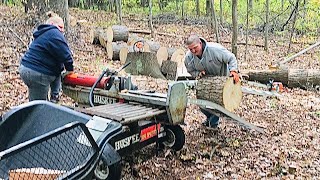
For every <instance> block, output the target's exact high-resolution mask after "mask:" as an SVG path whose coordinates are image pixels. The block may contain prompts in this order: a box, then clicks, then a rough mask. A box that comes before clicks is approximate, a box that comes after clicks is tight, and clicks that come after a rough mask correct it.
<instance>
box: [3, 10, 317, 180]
mask: <svg viewBox="0 0 320 180" xmlns="http://www.w3.org/2000/svg"><path fill="white" fill-rule="evenodd" d="M70 14H71V15H72V16H74V17H75V18H76V19H79V20H87V21H88V26H89V25H95V26H101V27H102V26H104V27H106V26H107V25H110V24H108V23H110V21H111V19H114V18H115V17H113V16H112V15H110V14H109V13H106V12H99V11H90V10H77V9H72V10H71V11H70ZM31 21H32V19H30V18H29V17H28V16H27V15H26V14H24V13H23V9H22V8H17V7H6V6H0V59H1V61H0V115H2V114H4V113H5V112H7V111H8V110H9V109H10V107H12V106H16V105H19V104H22V103H25V102H27V101H28V100H27V98H28V97H27V94H28V93H27V87H26V86H25V85H24V84H23V82H22V81H21V79H20V77H19V74H18V72H17V69H18V66H19V60H20V58H21V56H22V55H23V53H24V52H25V51H26V45H27V44H28V43H29V41H30V39H29V38H30V37H31V34H32V31H33V29H34V27H33V26H32V25H30V23H28V22H31ZM31 24H32V23H31ZM124 24H125V25H126V26H128V27H129V28H137V29H147V21H145V20H143V19H142V18H139V17H137V16H126V17H124ZM88 26H86V27H88ZM154 27H155V29H156V31H157V32H164V33H170V34H176V35H177V37H170V36H160V35H156V37H154V38H153V40H154V41H158V42H160V43H161V44H162V45H163V46H171V47H182V46H183V41H184V38H185V37H186V36H187V35H188V34H190V33H192V32H196V33H198V34H199V35H201V36H203V37H204V38H206V39H207V40H208V41H213V40H214V39H213V37H214V36H213V35H212V33H211V32H210V31H209V30H208V29H209V28H208V27H207V26H203V25H183V24H178V23H176V24H155V25H154ZM77 30H79V32H76V31H77ZM80 30H81V31H82V32H80ZM72 33H74V34H72ZM84 35H86V28H79V27H78V28H77V29H76V28H74V29H73V30H71V34H70V36H69V38H68V39H69V43H70V47H71V49H72V50H73V53H74V61H75V67H76V71H77V72H82V73H87V74H96V75H98V74H99V73H100V71H101V70H102V69H103V68H104V67H106V66H110V67H115V68H116V67H119V66H120V64H119V62H113V61H111V60H109V59H107V54H106V51H105V50H104V49H103V48H102V47H101V46H99V45H92V44H89V43H87V42H86V41H85V38H83V36H84ZM144 37H145V38H150V37H149V36H144ZM288 37H289V36H285V35H278V36H272V37H270V40H269V52H268V53H267V52H265V51H264V50H263V47H259V46H255V45H250V46H249V47H248V48H249V51H248V55H247V59H246V60H245V58H244V54H245V53H244V52H245V46H243V45H239V46H238V56H239V58H238V63H239V67H240V69H241V70H242V71H245V70H252V69H267V68H268V65H269V64H271V63H274V62H275V61H277V60H278V59H280V58H283V57H285V56H286V52H287V50H288V39H289V38H288ZM221 39H222V40H223V41H231V33H230V32H229V31H228V30H224V31H222V33H221ZM249 41H250V44H263V37H262V36H261V35H259V33H255V34H254V33H253V32H251V35H250V36H249ZM308 41H312V38H307V37H300V38H295V39H294V44H293V45H292V47H291V55H292V54H294V53H296V52H299V51H300V50H302V49H304V48H306V47H307V46H309V44H308V43H310V42H308ZM315 41H319V39H313V41H312V42H315ZM239 42H244V35H243V34H242V32H240V35H239ZM222 45H224V46H225V47H226V48H228V49H229V50H230V49H231V43H222ZM287 65H288V67H289V68H296V69H298V68H300V69H320V53H319V48H315V49H313V50H311V51H308V52H307V53H305V54H304V55H301V56H299V57H297V58H296V59H295V60H293V61H292V62H290V63H288V64H287ZM135 78H136V80H135V81H136V83H137V84H138V86H139V87H140V88H141V89H154V90H157V91H161V92H164V91H166V90H167V89H166V88H167V86H166V84H167V82H165V83H163V80H157V79H153V78H150V77H135ZM191 94H193V93H192V92H191ZM319 95H320V93H319V92H318V91H316V90H312V89H311V90H302V89H298V88H295V89H288V88H286V91H285V92H283V93H282V94H281V96H280V97H264V96H257V95H250V94H244V96H243V100H242V103H241V105H240V108H239V109H238V110H237V111H236V114H238V115H239V116H240V117H242V118H244V119H245V120H247V121H249V122H251V123H253V124H255V125H258V126H260V127H264V128H265V129H266V133H264V134H260V133H257V132H255V131H251V130H247V129H244V128H243V127H240V126H239V125H237V124H235V123H233V122H232V121H229V120H228V119H226V118H222V120H221V123H220V125H219V130H218V132H213V131H211V130H210V129H206V128H204V127H203V126H202V125H201V122H202V121H203V120H204V118H205V116H204V115H203V114H202V113H201V112H200V111H199V108H198V107H197V106H194V105H189V106H188V108H187V114H186V117H185V125H182V127H183V129H184V131H185V134H186V144H185V146H184V147H183V149H182V150H181V151H179V152H173V151H171V150H170V149H165V150H164V151H163V152H161V153H160V154H158V156H155V155H154V146H150V147H147V148H144V149H143V150H140V151H136V152H134V153H133V154H132V156H128V157H127V158H125V159H124V161H123V162H122V164H123V171H122V177H123V179H261V178H262V179H264V178H267V179H319V178H320V153H319V152H320V98H319ZM61 103H62V104H67V105H73V104H74V102H73V101H72V100H71V99H70V98H68V97H66V96H63V98H62V102H61Z"/></svg>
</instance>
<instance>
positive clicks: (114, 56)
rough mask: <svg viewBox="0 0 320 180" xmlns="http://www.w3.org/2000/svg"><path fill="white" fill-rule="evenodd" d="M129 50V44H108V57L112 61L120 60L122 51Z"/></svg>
mask: <svg viewBox="0 0 320 180" xmlns="http://www.w3.org/2000/svg"><path fill="white" fill-rule="evenodd" d="M121 48H127V43H125V42H122V41H118V42H108V43H107V56H108V59H111V60H120V49H121Z"/></svg>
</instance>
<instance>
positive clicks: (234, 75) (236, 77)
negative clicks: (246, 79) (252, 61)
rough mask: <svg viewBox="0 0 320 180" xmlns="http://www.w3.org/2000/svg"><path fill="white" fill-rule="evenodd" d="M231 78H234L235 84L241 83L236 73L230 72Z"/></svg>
mask: <svg viewBox="0 0 320 180" xmlns="http://www.w3.org/2000/svg"><path fill="white" fill-rule="evenodd" d="M230 76H231V77H233V82H234V83H235V84H237V83H238V82H239V81H240V77H239V74H238V73H237V72H236V71H230Z"/></svg>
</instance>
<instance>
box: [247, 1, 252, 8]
mask: <svg viewBox="0 0 320 180" xmlns="http://www.w3.org/2000/svg"><path fill="white" fill-rule="evenodd" d="M248 6H249V9H252V8H253V0H249V4H248Z"/></svg>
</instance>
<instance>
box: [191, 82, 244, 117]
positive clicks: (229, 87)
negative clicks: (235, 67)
mask: <svg viewBox="0 0 320 180" xmlns="http://www.w3.org/2000/svg"><path fill="white" fill-rule="evenodd" d="M196 95H197V98H198V99H204V100H208V101H212V102H214V103H217V104H219V105H221V106H222V107H224V108H225V109H227V110H228V111H230V112H234V110H236V109H237V108H238V107H239V106H240V103H241V100H242V90H241V84H240V82H238V83H237V84H234V82H233V78H232V77H227V76H205V77H203V78H201V79H199V80H198V82H197V86H196Z"/></svg>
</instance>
